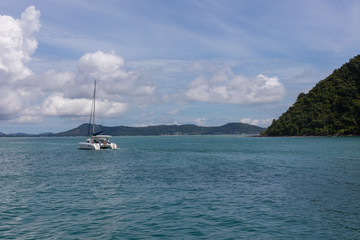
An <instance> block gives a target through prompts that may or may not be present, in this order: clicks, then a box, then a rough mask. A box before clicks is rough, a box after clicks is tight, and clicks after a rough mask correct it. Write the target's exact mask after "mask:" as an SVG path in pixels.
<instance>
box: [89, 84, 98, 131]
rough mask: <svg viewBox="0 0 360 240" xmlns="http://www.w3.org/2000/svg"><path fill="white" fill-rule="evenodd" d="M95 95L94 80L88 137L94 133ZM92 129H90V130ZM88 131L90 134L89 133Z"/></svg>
mask: <svg viewBox="0 0 360 240" xmlns="http://www.w3.org/2000/svg"><path fill="white" fill-rule="evenodd" d="M95 95H96V80H95V82H94V94H93V101H92V105H91V111H90V120H89V129H88V135H89V136H91V135H93V134H94V133H95ZM91 127H92V129H91ZM90 129H91V130H92V132H91V133H90Z"/></svg>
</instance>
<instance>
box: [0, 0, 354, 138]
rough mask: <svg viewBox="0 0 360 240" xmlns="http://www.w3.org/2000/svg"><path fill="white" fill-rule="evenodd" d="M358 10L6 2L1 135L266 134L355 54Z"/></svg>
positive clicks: (345, 5) (138, 0) (319, 4)
mask: <svg viewBox="0 0 360 240" xmlns="http://www.w3.org/2000/svg"><path fill="white" fill-rule="evenodd" d="M359 12H360V1H357V0H346V1H345V0H293V1H288V0H274V1H268V0H254V1H245V0H234V1H232V0H224V1H218V0H151V1H149V0H131V1H130V0H126V1H125V0H117V1H115V0H103V1H90V0H77V1H73V0H71V1H70V0H62V1H55V0H47V1H42V0H38V1H36V0H32V1H31V0H2V1H1V2H0V96H1V100H0V132H3V133H16V132H25V133H43V132H61V131H66V130H69V129H72V128H75V127H77V126H79V125H80V124H82V123H86V122H88V121H89V114H90V110H91V101H92V93H93V85H94V81H95V80H96V82H97V122H98V123H99V124H102V125H105V126H122V125H125V126H150V125H159V124H197V125H201V126H219V125H223V124H226V123H229V122H243V123H249V124H253V125H257V126H262V127H267V126H269V125H270V124H271V122H272V120H273V119H277V118H278V117H279V116H280V115H281V114H282V113H283V112H285V111H286V110H287V109H288V108H289V107H290V106H291V105H292V104H293V103H294V102H295V100H296V98H297V96H298V95H299V94H300V93H301V92H305V93H306V92H308V91H309V90H310V89H311V88H312V87H314V86H315V85H316V83H317V82H319V81H320V80H322V79H325V78H326V77H327V76H328V75H330V74H331V73H332V72H333V70H334V69H336V68H339V67H341V65H342V64H344V63H346V62H348V61H349V59H350V58H352V57H354V56H356V55H358V54H359V53H360V28H359V26H358V25H359V23H360V14H359Z"/></svg>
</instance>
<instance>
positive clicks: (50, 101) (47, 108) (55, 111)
mask: <svg viewBox="0 0 360 240" xmlns="http://www.w3.org/2000/svg"><path fill="white" fill-rule="evenodd" d="M91 101H92V100H91V99H85V98H81V99H69V98H64V97H63V96H62V95H61V94H54V95H51V96H49V97H48V98H46V99H45V100H44V101H43V103H42V105H41V110H40V111H41V113H42V115H45V116H60V117H67V116H71V117H74V116H78V117H82V116H88V115H89V114H90V111H91ZM96 106H97V107H100V108H101V109H102V111H101V112H102V115H103V117H118V116H120V115H121V114H122V113H123V112H124V111H125V110H126V107H127V106H126V104H124V103H119V102H109V101H107V100H100V101H97V105H96Z"/></svg>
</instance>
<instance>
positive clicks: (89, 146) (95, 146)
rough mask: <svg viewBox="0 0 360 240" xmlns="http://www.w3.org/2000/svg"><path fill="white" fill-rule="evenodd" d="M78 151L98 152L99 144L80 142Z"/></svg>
mask: <svg viewBox="0 0 360 240" xmlns="http://www.w3.org/2000/svg"><path fill="white" fill-rule="evenodd" d="M79 149H82V150H100V144H98V143H87V142H81V143H79Z"/></svg>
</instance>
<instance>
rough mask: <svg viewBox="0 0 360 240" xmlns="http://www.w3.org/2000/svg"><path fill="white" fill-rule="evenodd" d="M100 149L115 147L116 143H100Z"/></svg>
mask: <svg viewBox="0 0 360 240" xmlns="http://www.w3.org/2000/svg"><path fill="white" fill-rule="evenodd" d="M100 148H101V149H117V145H116V144H115V143H107V144H101V145H100Z"/></svg>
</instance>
